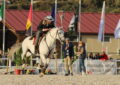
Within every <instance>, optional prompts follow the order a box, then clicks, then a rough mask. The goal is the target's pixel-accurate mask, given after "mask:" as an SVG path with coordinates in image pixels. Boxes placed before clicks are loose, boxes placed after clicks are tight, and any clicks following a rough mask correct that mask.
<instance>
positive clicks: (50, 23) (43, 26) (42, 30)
mask: <svg viewBox="0 0 120 85" xmlns="http://www.w3.org/2000/svg"><path fill="white" fill-rule="evenodd" d="M53 27H55V26H54V19H53V18H52V16H46V17H45V18H44V19H43V20H42V21H41V22H40V24H39V26H38V27H37V30H38V31H37V34H36V42H35V53H37V50H38V41H39V38H40V36H42V35H43V34H46V33H47V32H48V31H49V30H50V29H51V28H53Z"/></svg>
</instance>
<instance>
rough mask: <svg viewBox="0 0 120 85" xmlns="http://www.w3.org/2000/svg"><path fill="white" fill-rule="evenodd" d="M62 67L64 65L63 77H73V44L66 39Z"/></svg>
mask: <svg viewBox="0 0 120 85" xmlns="http://www.w3.org/2000/svg"><path fill="white" fill-rule="evenodd" d="M62 49H63V56H64V65H65V76H68V75H73V72H72V59H73V57H74V50H73V44H72V43H71V42H70V40H69V38H66V42H65V43H64V45H63V47H62Z"/></svg>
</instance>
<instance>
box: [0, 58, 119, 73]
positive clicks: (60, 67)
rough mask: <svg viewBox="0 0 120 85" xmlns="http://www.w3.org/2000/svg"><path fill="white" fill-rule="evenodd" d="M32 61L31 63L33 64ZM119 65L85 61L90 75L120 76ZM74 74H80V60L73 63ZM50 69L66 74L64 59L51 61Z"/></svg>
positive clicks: (109, 61) (115, 62)
mask: <svg viewBox="0 0 120 85" xmlns="http://www.w3.org/2000/svg"><path fill="white" fill-rule="evenodd" d="M0 60H1V61H2V60H8V61H9V64H8V65H9V66H8V67H12V65H11V61H10V60H9V59H8V58H1V59H0ZM33 60H34V61H38V59H35V58H33V59H32V61H33ZM32 61H31V63H32ZM118 63H120V60H107V61H101V60H90V59H86V60H85V66H86V72H87V73H88V74H119V73H118V72H119V71H120V67H118V65H117V64H118ZM3 67H4V68H5V67H7V66H3V65H0V68H3ZM72 67H73V73H74V74H79V59H77V60H76V61H74V62H73V64H72ZM48 69H50V70H51V71H52V72H57V74H65V69H64V61H63V59H51V60H50V63H49V66H48Z"/></svg>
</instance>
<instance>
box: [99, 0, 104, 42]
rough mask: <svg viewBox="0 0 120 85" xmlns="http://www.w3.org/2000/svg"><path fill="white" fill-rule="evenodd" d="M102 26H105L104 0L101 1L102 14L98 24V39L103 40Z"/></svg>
mask: <svg viewBox="0 0 120 85" xmlns="http://www.w3.org/2000/svg"><path fill="white" fill-rule="evenodd" d="M104 26H105V1H104V2H103V8H102V15H101V20H100V26H99V33H98V40H99V41H103V38H104Z"/></svg>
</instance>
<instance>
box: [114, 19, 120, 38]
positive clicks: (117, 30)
mask: <svg viewBox="0 0 120 85" xmlns="http://www.w3.org/2000/svg"><path fill="white" fill-rule="evenodd" d="M114 36H115V38H116V39H117V38H120V19H119V21H118V24H117V26H116V28H115V31H114Z"/></svg>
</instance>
